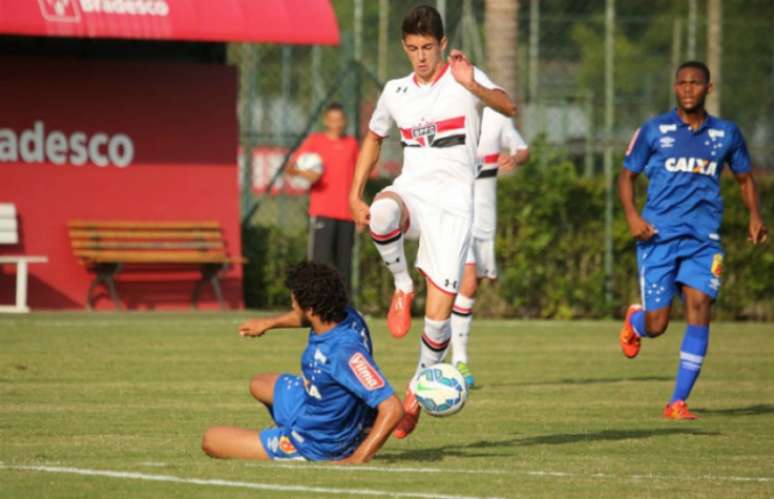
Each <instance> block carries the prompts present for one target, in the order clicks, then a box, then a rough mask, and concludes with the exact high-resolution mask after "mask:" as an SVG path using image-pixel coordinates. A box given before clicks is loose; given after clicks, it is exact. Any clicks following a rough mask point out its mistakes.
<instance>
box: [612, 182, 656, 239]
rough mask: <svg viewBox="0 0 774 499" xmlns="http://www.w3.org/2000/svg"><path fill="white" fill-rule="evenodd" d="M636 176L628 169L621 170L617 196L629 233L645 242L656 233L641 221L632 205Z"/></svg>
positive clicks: (651, 227) (635, 207)
mask: <svg viewBox="0 0 774 499" xmlns="http://www.w3.org/2000/svg"><path fill="white" fill-rule="evenodd" d="M636 179H637V174H636V173H634V172H633V171H631V170H629V169H628V168H622V169H621V173H620V174H619V175H618V196H619V197H620V199H621V205H623V209H624V214H625V215H626V222H627V224H628V225H629V232H630V233H631V234H632V236H634V238H635V239H639V240H641V241H647V240H648V239H650V238H651V237H653V235H654V234H655V233H656V229H655V228H654V227H653V226H652V225H650V224H649V223H648V222H646V221H645V220H643V218H642V217H641V216H640V213H639V212H638V211H637V206H636V205H635V204H634V181H635V180H636Z"/></svg>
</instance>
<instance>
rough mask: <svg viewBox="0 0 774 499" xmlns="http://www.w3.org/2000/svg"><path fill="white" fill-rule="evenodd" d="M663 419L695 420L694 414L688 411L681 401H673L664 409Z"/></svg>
mask: <svg viewBox="0 0 774 499" xmlns="http://www.w3.org/2000/svg"><path fill="white" fill-rule="evenodd" d="M664 417H665V418H666V419H696V417H697V416H696V414H694V413H692V412H691V411H689V410H688V406H687V405H685V401H683V400H675V401H674V402H672V403H671V404H667V405H666V407H664Z"/></svg>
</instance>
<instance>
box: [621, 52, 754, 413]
mask: <svg viewBox="0 0 774 499" xmlns="http://www.w3.org/2000/svg"><path fill="white" fill-rule="evenodd" d="M673 88H674V92H675V95H676V97H677V109H675V110H673V111H671V112H669V113H666V114H662V115H661V116H657V117H655V118H653V119H651V120H649V121H647V122H646V123H645V124H644V125H643V126H642V127H641V128H640V129H638V130H637V131H636V132H635V133H634V137H632V140H631V143H630V144H629V148H628V150H627V151H626V158H625V160H624V168H623V169H622V170H621V174H620V176H619V179H618V188H619V192H620V196H621V203H622V204H623V208H624V211H625V212H626V219H627V222H628V224H629V230H630V231H631V233H632V235H633V236H634V237H635V238H636V239H637V265H638V267H639V274H640V289H641V294H642V297H641V298H642V300H643V304H642V306H640V305H631V306H630V307H629V309H628V311H627V313H626V319H625V321H624V326H623V328H622V329H621V332H620V335H619V342H620V345H621V349H622V350H623V353H624V355H625V356H626V357H629V358H634V357H636V356H637V354H638V353H639V350H640V343H641V339H642V338H648V337H655V336H659V335H661V334H662V333H663V332H664V331H665V330H666V328H667V325H668V324H669V314H670V311H671V309H672V298H673V297H674V295H675V294H676V293H677V292H681V293H682V297H683V299H684V301H685V311H686V322H687V323H688V325H687V328H686V330H685V336H684V337H683V342H682V346H681V347H680V363H679V367H678V371H677V379H676V383H675V390H674V393H673V395H672V398H671V399H670V401H669V403H668V404H667V405H666V407H665V409H664V417H665V418H667V419H695V418H696V415H695V414H693V413H692V412H690V411H689V410H688V407H687V405H686V403H685V401H686V400H687V399H688V396H689V395H690V393H691V389H692V388H693V385H694V383H695V382H696V379H697V378H698V376H699V372H700V370H701V366H702V363H703V362H704V356H705V355H706V352H707V344H708V342H709V323H710V308H711V306H712V303H713V302H714V300H715V298H716V297H717V293H718V289H719V288H720V277H721V272H722V269H723V249H722V247H721V245H720V233H719V229H720V224H721V220H722V218H723V200H722V198H721V196H720V174H721V172H722V171H723V166H724V165H725V164H726V163H728V165H729V166H730V168H731V172H732V173H733V175H734V177H735V178H736V181H737V182H738V183H739V187H740V188H741V193H742V199H743V201H744V203H745V205H746V206H747V209H748V210H749V212H750V221H749V226H748V238H749V239H750V241H751V242H752V243H753V244H759V243H762V242H764V241H766V238H767V230H766V226H765V225H764V223H763V220H762V218H761V215H760V213H759V210H758V195H757V193H756V189H755V182H754V181H753V177H752V173H751V166H750V158H749V155H748V153H747V146H746V145H745V142H744V139H743V138H742V133H741V132H740V130H739V128H737V126H736V125H735V124H734V123H732V122H730V121H726V120H722V119H720V118H717V117H715V116H711V115H709V114H708V113H707V112H706V111H705V109H704V101H705V98H706V96H707V94H708V93H709V92H711V91H712V83H711V81H710V72H709V69H707V66H705V65H704V64H703V63H701V62H696V61H690V62H686V63H684V64H682V65H681V66H680V67H679V68H678V70H677V73H676V74H675V82H674V85H673ZM643 171H644V172H645V175H646V176H647V177H648V197H647V201H646V202H645V209H644V210H643V212H642V215H640V214H639V213H638V212H637V208H636V206H635V202H634V183H635V180H636V177H637V175H638V174H640V173H641V172H643Z"/></svg>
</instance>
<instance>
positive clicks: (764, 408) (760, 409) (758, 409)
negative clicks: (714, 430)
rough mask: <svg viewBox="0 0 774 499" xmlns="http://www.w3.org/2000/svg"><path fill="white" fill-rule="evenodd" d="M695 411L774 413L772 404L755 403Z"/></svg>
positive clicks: (723, 414) (752, 413)
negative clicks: (745, 405)
mask: <svg viewBox="0 0 774 499" xmlns="http://www.w3.org/2000/svg"><path fill="white" fill-rule="evenodd" d="M696 412H697V413H699V414H706V415H717V416H759V415H761V414H774V404H756V405H748V406H747V407H730V408H728V409H696Z"/></svg>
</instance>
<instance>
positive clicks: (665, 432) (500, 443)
mask: <svg viewBox="0 0 774 499" xmlns="http://www.w3.org/2000/svg"><path fill="white" fill-rule="evenodd" d="M672 435H694V436H704V437H712V436H717V435H720V433H718V432H710V431H702V430H696V429H691V428H658V429H651V430H603V431H598V432H591V433H557V434H555V435H539V436H535V437H514V438H509V439H507V440H496V441H492V440H480V441H478V442H473V443H469V444H462V445H453V444H451V445H444V446H441V447H435V448H432V449H410V450H405V451H398V452H396V451H392V450H387V451H384V452H382V453H381V454H379V455H378V456H377V457H376V459H378V460H380V461H386V462H396V461H423V460H433V461H440V460H442V459H444V458H445V457H468V458H469V457H499V456H508V455H510V454H502V453H498V452H497V449H503V448H509V449H516V448H518V447H530V446H533V445H563V444H572V443H577V442H600V441H618V440H631V439H646V438H653V437H665V436H672Z"/></svg>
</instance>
